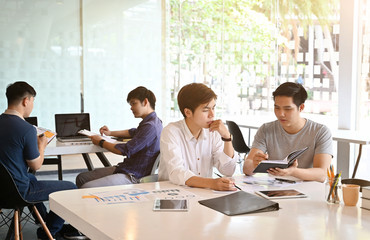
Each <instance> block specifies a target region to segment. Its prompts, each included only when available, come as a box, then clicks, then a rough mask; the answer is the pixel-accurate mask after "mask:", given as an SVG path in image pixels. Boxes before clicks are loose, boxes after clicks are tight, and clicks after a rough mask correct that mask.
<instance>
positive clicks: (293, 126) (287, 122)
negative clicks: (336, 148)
mask: <svg viewBox="0 0 370 240" xmlns="http://www.w3.org/2000/svg"><path fill="white" fill-rule="evenodd" d="M273 97H274V101H275V109H274V112H275V115H276V117H277V119H278V120H276V121H274V122H270V123H265V124H263V125H262V126H261V127H260V128H259V129H258V131H257V134H256V136H255V138H254V142H253V145H252V149H251V151H250V153H249V154H248V156H247V158H246V159H245V163H244V169H243V171H244V173H245V174H247V175H252V174H253V170H254V169H255V168H256V167H257V165H258V164H259V163H260V162H261V161H262V160H267V159H270V160H283V159H284V158H285V157H286V156H287V155H288V154H289V153H291V152H293V151H295V150H299V149H302V148H304V147H308V149H307V151H305V152H304V153H303V154H302V155H301V156H299V157H298V159H297V160H296V161H295V162H294V164H293V165H292V166H290V167H289V168H286V169H280V168H270V169H269V170H268V173H270V174H272V175H275V176H294V177H296V178H299V179H302V180H313V181H321V182H323V181H324V180H325V176H326V170H327V169H328V168H329V165H330V163H331V159H332V156H333V149H332V138H331V133H330V130H329V129H328V128H327V127H326V126H324V125H322V124H319V123H316V122H313V121H311V120H308V119H305V118H302V117H301V116H300V113H301V112H302V111H303V109H304V102H305V100H306V99H307V92H306V90H305V89H304V88H303V87H302V85H300V84H296V83H291V82H287V83H284V84H281V85H280V86H279V87H278V88H277V89H276V91H275V92H274V93H273Z"/></svg>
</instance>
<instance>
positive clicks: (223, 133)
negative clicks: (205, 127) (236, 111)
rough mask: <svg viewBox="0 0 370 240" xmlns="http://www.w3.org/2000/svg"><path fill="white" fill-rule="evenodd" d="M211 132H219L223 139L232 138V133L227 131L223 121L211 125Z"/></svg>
mask: <svg viewBox="0 0 370 240" xmlns="http://www.w3.org/2000/svg"><path fill="white" fill-rule="evenodd" d="M209 131H210V132H214V131H217V132H218V133H219V134H220V135H221V137H223V138H230V132H229V130H227V128H226V126H225V124H224V123H223V122H222V121H221V120H215V121H213V122H212V123H211V124H210V125H209Z"/></svg>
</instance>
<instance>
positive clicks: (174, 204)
mask: <svg viewBox="0 0 370 240" xmlns="http://www.w3.org/2000/svg"><path fill="white" fill-rule="evenodd" d="M188 206H189V204H188V200H187V199H156V200H155V201H154V206H153V211H177V212H178V211H180V212H186V211H188Z"/></svg>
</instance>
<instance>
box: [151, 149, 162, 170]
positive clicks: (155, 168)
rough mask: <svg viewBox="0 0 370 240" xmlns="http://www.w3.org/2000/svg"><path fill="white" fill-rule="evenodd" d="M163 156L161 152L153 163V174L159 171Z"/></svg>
mask: <svg viewBox="0 0 370 240" xmlns="http://www.w3.org/2000/svg"><path fill="white" fill-rule="evenodd" d="M160 158H161V154H160V153H159V154H158V156H157V158H156V159H155V162H154V164H153V168H152V171H151V173H150V174H151V175H153V174H155V172H156V171H157V169H158V167H159V160H160Z"/></svg>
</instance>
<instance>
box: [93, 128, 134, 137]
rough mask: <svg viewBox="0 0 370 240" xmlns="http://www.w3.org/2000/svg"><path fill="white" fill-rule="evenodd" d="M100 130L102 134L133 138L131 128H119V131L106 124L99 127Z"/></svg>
mask: <svg viewBox="0 0 370 240" xmlns="http://www.w3.org/2000/svg"><path fill="white" fill-rule="evenodd" d="M99 132H100V134H101V135H103V134H104V135H106V136H112V137H119V138H131V135H130V133H129V130H128V129H126V130H119V131H110V130H109V128H108V127H107V126H106V125H104V126H103V127H101V128H100V129H99Z"/></svg>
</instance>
